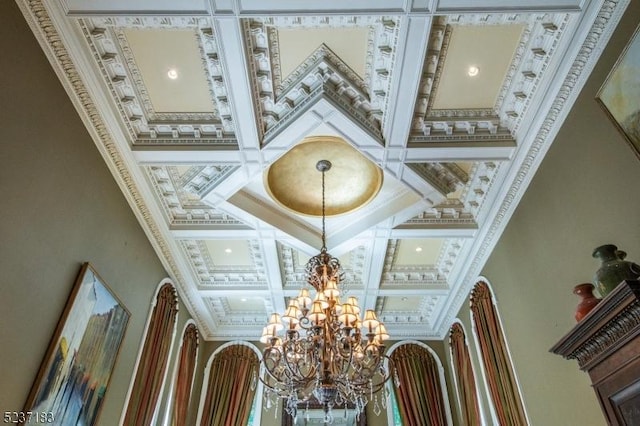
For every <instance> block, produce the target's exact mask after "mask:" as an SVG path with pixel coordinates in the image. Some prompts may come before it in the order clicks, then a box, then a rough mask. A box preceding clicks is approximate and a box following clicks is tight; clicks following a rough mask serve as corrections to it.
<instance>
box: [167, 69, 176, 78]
mask: <svg viewBox="0 0 640 426" xmlns="http://www.w3.org/2000/svg"><path fill="white" fill-rule="evenodd" d="M167 77H169V78H170V79H171V80H175V79H177V78H178V70H177V69H175V68H171V69H170V70H169V71H167Z"/></svg>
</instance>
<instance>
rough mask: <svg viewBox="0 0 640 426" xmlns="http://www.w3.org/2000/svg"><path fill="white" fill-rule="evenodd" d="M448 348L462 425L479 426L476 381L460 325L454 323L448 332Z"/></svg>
mask: <svg viewBox="0 0 640 426" xmlns="http://www.w3.org/2000/svg"><path fill="white" fill-rule="evenodd" d="M449 347H450V348H451V358H452V360H453V374H454V375H455V377H456V381H457V383H458V392H459V394H460V408H461V411H462V423H463V424H464V425H467V426H476V425H479V424H480V407H479V405H478V395H477V394H476V380H475V377H474V374H473V365H472V364H471V357H470V356H469V348H468V347H467V341H466V339H465V336H464V330H463V328H462V325H460V323H457V322H456V323H454V324H453V325H452V326H451V329H450V330H449Z"/></svg>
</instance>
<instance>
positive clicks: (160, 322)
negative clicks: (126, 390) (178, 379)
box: [123, 283, 178, 426]
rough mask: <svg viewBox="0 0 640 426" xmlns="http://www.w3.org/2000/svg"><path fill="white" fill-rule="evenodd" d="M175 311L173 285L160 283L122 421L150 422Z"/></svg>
mask: <svg viewBox="0 0 640 426" xmlns="http://www.w3.org/2000/svg"><path fill="white" fill-rule="evenodd" d="M177 314H178V299H177V294H176V290H175V288H174V287H173V285H171V284H169V283H167V284H164V285H163V286H162V287H161V288H160V291H159V292H158V296H157V297H156V303H155V306H154V307H153V311H152V313H151V318H150V320H149V328H148V330H147V335H146V337H145V339H144V346H143V349H142V354H141V355H140V361H139V363H138V369H137V371H136V376H135V380H134V383H133V388H132V389H131V397H130V398H129V405H128V406H127V412H126V414H125V418H124V422H123V424H125V425H127V426H143V425H144V426H146V425H151V421H152V420H153V415H154V412H155V408H156V404H157V402H158V397H159V396H160V388H161V387H162V380H163V378H164V374H165V370H166V368H167V362H168V360H169V350H170V348H171V338H172V335H173V329H174V325H175V323H176V319H177Z"/></svg>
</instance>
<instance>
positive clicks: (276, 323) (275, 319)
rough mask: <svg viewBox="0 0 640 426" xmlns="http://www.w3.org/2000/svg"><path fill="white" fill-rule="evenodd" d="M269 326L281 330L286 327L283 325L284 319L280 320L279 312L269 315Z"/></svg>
mask: <svg viewBox="0 0 640 426" xmlns="http://www.w3.org/2000/svg"><path fill="white" fill-rule="evenodd" d="M267 327H275V330H276V331H280V330H282V329H283V328H284V326H283V325H282V321H280V315H278V314H275V313H274V314H271V316H270V317H269V322H268V323H267Z"/></svg>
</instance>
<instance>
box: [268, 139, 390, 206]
mask: <svg viewBox="0 0 640 426" xmlns="http://www.w3.org/2000/svg"><path fill="white" fill-rule="evenodd" d="M321 160H326V161H329V162H330V163H331V165H332V168H331V173H330V174H328V175H327V194H326V196H327V199H330V200H331V205H330V206H327V208H326V212H325V213H326V215H327V216H335V215H340V214H344V213H348V212H351V211H354V210H356V209H358V208H360V207H362V206H364V205H365V204H367V203H368V202H370V201H371V200H373V198H375V196H376V195H377V194H378V192H379V191H380V188H381V187H382V170H381V169H380V168H379V167H378V166H377V165H376V164H374V163H373V162H371V161H370V160H369V159H367V158H366V157H365V156H364V155H362V154H361V153H360V152H358V150H356V149H355V148H353V147H352V146H351V145H349V144H348V143H347V142H346V141H344V140H343V139H341V138H338V137H335V136H314V137H308V138H305V139H304V140H303V141H302V142H301V143H299V144H298V145H296V146H295V147H293V148H292V149H291V150H290V151H288V152H287V153H286V154H284V155H283V156H282V157H280V158H279V159H278V160H277V161H275V162H274V163H273V164H272V165H271V166H270V167H269V169H268V170H267V171H266V173H265V177H264V183H265V187H266V189H267V192H268V193H269V195H270V196H271V197H272V198H273V199H274V200H275V201H276V203H278V204H279V205H280V206H282V207H284V208H286V209H287V210H292V211H294V212H295V213H298V214H302V215H307V216H320V215H321V214H322V211H321V210H322V208H321V202H322V200H321V199H320V194H318V191H315V189H316V188H318V187H319V186H320V176H318V175H317V174H316V173H310V172H309V171H310V170H312V169H313V167H316V164H317V163H318V161H321Z"/></svg>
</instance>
